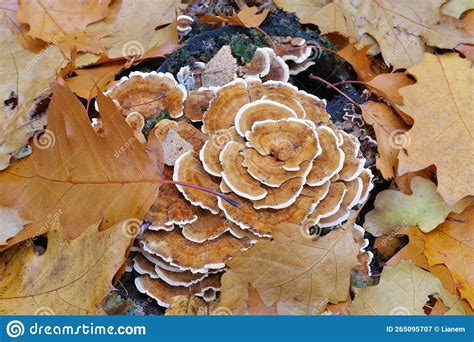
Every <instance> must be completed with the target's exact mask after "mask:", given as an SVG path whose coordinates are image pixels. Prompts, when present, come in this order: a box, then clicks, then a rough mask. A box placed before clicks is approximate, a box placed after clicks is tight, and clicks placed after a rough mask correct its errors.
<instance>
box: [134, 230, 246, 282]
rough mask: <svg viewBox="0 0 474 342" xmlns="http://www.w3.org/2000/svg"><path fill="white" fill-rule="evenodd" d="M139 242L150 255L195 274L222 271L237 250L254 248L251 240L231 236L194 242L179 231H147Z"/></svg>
mask: <svg viewBox="0 0 474 342" xmlns="http://www.w3.org/2000/svg"><path fill="white" fill-rule="evenodd" d="M140 243H141V244H142V248H143V249H144V250H145V251H147V252H148V253H151V254H154V255H158V256H159V257H161V258H163V259H164V260H165V261H166V262H168V263H170V264H171V265H173V266H176V267H180V268H184V269H186V270H191V271H193V273H196V272H201V273H206V272H207V271H208V270H212V269H220V268H223V267H224V266H225V262H226V261H227V260H228V259H229V258H230V257H232V255H234V254H235V253H236V252H237V251H239V250H242V249H247V248H248V247H250V246H251V244H250V242H249V241H248V239H245V238H244V239H237V238H235V237H234V236H232V234H230V233H224V234H222V235H221V236H219V237H218V238H216V239H213V240H208V241H205V242H203V243H197V242H192V241H189V240H188V239H186V238H185V237H184V236H183V234H181V231H180V230H179V229H178V230H176V229H175V230H172V231H170V232H167V231H164V230H160V231H151V230H147V231H145V232H144V233H143V235H142V236H141V238H140Z"/></svg>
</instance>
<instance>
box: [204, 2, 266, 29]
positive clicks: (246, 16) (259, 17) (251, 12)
mask: <svg viewBox="0 0 474 342" xmlns="http://www.w3.org/2000/svg"><path fill="white" fill-rule="evenodd" d="M259 11H260V9H259V8H258V7H256V6H254V7H244V8H243V9H242V10H240V11H239V13H237V14H234V15H224V14H220V15H218V16H213V15H203V16H201V17H200V18H199V21H201V22H203V23H226V24H231V25H237V26H242V27H247V28H252V27H259V26H260V24H261V23H263V21H264V20H265V18H266V17H267V15H268V13H269V12H270V9H269V8H266V9H264V10H263V11H261V13H259Z"/></svg>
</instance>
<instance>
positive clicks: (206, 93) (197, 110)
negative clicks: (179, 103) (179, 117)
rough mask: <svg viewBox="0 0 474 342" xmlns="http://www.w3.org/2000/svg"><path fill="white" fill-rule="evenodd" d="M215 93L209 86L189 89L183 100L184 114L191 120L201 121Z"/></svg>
mask: <svg viewBox="0 0 474 342" xmlns="http://www.w3.org/2000/svg"><path fill="white" fill-rule="evenodd" d="M215 95H216V94H215V91H214V89H211V88H199V89H198V90H191V91H190V92H189V94H188V97H187V98H186V101H185V102H184V115H185V116H186V117H187V118H188V119H190V120H191V121H194V122H196V121H201V120H202V116H203V115H204V113H205V112H206V111H207V109H208V108H209V106H210V103H211V101H212V100H213V99H214V98H215Z"/></svg>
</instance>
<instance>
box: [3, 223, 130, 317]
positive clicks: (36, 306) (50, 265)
mask: <svg viewBox="0 0 474 342" xmlns="http://www.w3.org/2000/svg"><path fill="white" fill-rule="evenodd" d="M135 233H136V232H135ZM133 239H134V235H130V234H128V233H127V232H126V231H125V230H124V229H123V227H122V225H121V224H116V225H115V226H113V227H112V228H110V229H108V230H107V231H104V232H99V230H98V225H91V226H90V227H86V229H85V230H84V234H82V235H81V236H80V237H78V238H77V239H75V240H69V239H68V238H67V237H66V236H65V235H64V229H63V228H62V227H60V226H59V224H57V222H56V223H55V224H54V225H53V227H52V229H51V230H50V232H49V233H48V247H47V249H46V252H45V253H44V254H43V255H41V256H39V255H37V254H35V253H34V250H33V248H32V246H30V245H28V244H22V245H20V246H19V248H18V250H17V251H16V252H15V255H13V257H12V259H11V260H10V262H9V263H8V264H7V266H6V269H5V275H4V278H3V279H2V281H1V282H0V313H1V314H2V315H41V314H42V315H47V314H49V315H84V314H103V312H102V310H101V309H100V306H99V305H98V304H100V303H101V301H102V299H103V298H104V297H105V296H106V295H107V294H108V293H109V292H110V291H111V290H112V289H113V287H112V278H113V277H114V274H115V273H116V272H117V270H118V269H119V268H120V267H121V266H122V264H123V263H124V262H125V260H126V251H127V248H128V247H129V245H130V244H131V242H132V241H133Z"/></svg>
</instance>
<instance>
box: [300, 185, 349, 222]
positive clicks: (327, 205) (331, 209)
mask: <svg viewBox="0 0 474 342" xmlns="http://www.w3.org/2000/svg"><path fill="white" fill-rule="evenodd" d="M346 192H347V188H346V186H345V185H344V183H342V182H335V183H330V185H329V190H328V193H327V195H326V196H325V197H324V199H323V200H322V201H321V202H320V203H319V204H318V206H317V207H316V210H315V211H314V212H313V213H311V215H309V217H308V218H307V222H306V224H307V225H308V226H314V225H316V224H317V223H318V222H319V220H320V219H321V218H324V217H328V216H331V215H333V214H335V213H336V212H337V211H338V210H339V208H340V207H341V203H342V201H343V199H344V195H345V194H346Z"/></svg>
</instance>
